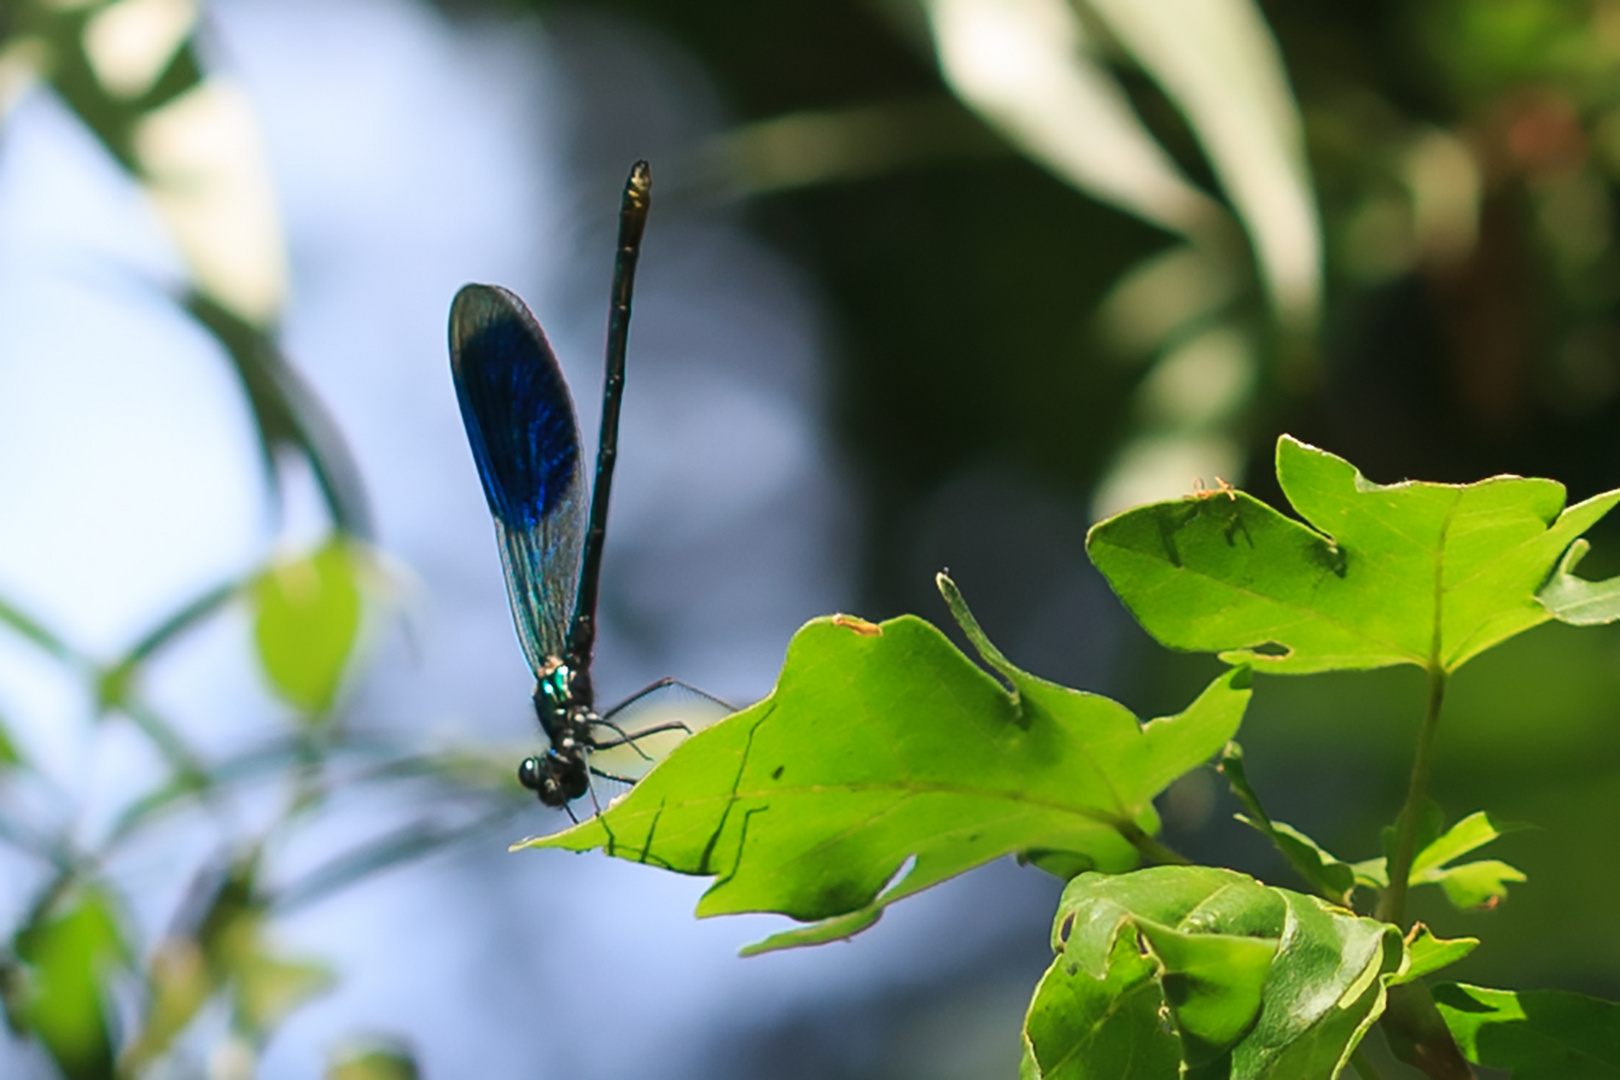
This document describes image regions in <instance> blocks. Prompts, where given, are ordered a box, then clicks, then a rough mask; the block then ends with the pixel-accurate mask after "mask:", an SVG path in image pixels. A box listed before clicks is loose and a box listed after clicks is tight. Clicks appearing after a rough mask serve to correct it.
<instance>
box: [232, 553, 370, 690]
mask: <svg viewBox="0 0 1620 1080" xmlns="http://www.w3.org/2000/svg"><path fill="white" fill-rule="evenodd" d="M362 573H363V563H362V556H361V555H360V553H359V551H358V549H356V548H355V547H354V546H353V545H352V544H350V543H349V542H348V541H346V540H344V539H342V538H341V537H340V538H337V539H334V540H332V541H330V542H329V543H327V544H326V545H324V546H323V547H321V548H319V549H317V550H316V551H315V552H314V553H313V554H311V555H309V556H307V557H305V558H301V559H294V560H290V561H287V562H281V563H278V564H276V565H275V566H272V567H271V568H270V569H269V570H267V571H266V572H265V573H264V574H263V575H262V576H261V577H260V578H259V580H258V581H257V582H255V583H254V585H253V602H254V620H253V637H254V641H255V642H256V643H257V644H258V649H259V659H260V661H261V662H262V663H263V664H264V670H265V673H266V674H267V675H268V676H269V677H270V683H271V685H272V686H273V687H274V688H275V690H276V693H278V694H280V695H281V697H282V698H284V699H285V700H286V701H287V702H288V703H289V704H292V705H294V706H296V707H298V708H299V709H301V710H303V711H304V712H306V713H309V714H311V715H317V716H318V715H320V714H322V713H324V712H326V710H328V709H329V708H331V705H332V701H333V699H334V698H335V697H336V696H337V691H338V687H339V686H340V685H341V682H342V679H343V670H344V667H345V665H346V663H347V662H348V659H349V654H350V652H351V651H352V650H353V648H354V643H355V640H356V638H357V637H358V635H359V632H360V584H359V581H360V577H361V574H362Z"/></svg>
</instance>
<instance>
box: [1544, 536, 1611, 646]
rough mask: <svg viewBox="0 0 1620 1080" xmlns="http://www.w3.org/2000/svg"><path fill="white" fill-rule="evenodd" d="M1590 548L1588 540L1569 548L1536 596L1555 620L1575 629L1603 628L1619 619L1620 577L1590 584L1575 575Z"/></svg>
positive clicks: (1579, 541) (1577, 542)
mask: <svg viewBox="0 0 1620 1080" xmlns="http://www.w3.org/2000/svg"><path fill="white" fill-rule="evenodd" d="M1591 546H1592V545H1590V544H1588V543H1587V542H1586V541H1585V540H1577V541H1575V542H1574V543H1573V544H1571V545H1569V550H1568V551H1566V552H1565V553H1564V558H1563V560H1562V561H1560V562H1559V564H1558V569H1557V570H1555V571H1553V575H1552V577H1550V578H1548V579H1547V584H1545V585H1543V586H1542V587H1541V591H1540V592H1538V593H1536V599H1537V600H1539V601H1541V606H1542V607H1544V608H1546V609H1547V610H1548V611H1549V612H1551V613H1552V616H1553V618H1555V619H1559V620H1562V621H1563V622H1567V623H1572V624H1574V625H1575V626H1601V625H1603V624H1604V623H1612V622H1614V621H1615V620H1616V619H1620V577H1612V578H1609V579H1608V580H1607V581H1587V580H1586V579H1585V578H1578V577H1576V576H1575V567H1576V565H1577V564H1578V563H1580V561H1581V559H1583V558H1585V557H1586V552H1587V551H1588V549H1590V548H1591Z"/></svg>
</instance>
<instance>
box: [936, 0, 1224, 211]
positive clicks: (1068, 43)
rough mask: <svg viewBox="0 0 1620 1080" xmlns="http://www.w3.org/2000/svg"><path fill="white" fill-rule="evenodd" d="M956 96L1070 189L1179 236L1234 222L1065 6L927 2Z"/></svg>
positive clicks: (1057, 1)
mask: <svg viewBox="0 0 1620 1080" xmlns="http://www.w3.org/2000/svg"><path fill="white" fill-rule="evenodd" d="M926 6H927V10H928V14H929V19H930V24H931V26H932V28H933V33H934V43H935V48H936V50H937V52H938V54H939V63H940V68H941V71H942V73H943V74H944V77H945V80H946V82H948V83H949V84H950V86H951V89H952V90H953V91H954V92H955V93H956V95H957V96H958V97H959V98H961V99H962V100H963V101H964V102H966V103H967V104H968V105H970V106H972V107H973V108H974V109H976V110H977V111H978V112H979V113H980V114H982V115H983V116H984V117H985V118H986V119H987V120H988V121H990V122H991V123H992V124H994V125H995V126H996V127H997V128H998V129H999V130H1001V132H1002V133H1003V134H1004V135H1006V136H1007V137H1008V138H1009V139H1011V140H1012V141H1013V142H1014V143H1016V144H1017V145H1018V146H1019V147H1020V148H1021V149H1023V150H1024V151H1025V152H1026V153H1028V154H1030V155H1031V156H1032V157H1034V158H1035V159H1036V160H1037V161H1040V162H1042V163H1043V164H1045V165H1046V166H1047V167H1048V168H1050V169H1052V171H1053V172H1055V173H1056V174H1057V175H1059V176H1061V177H1062V178H1064V179H1065V180H1068V181H1069V182H1070V183H1073V184H1075V185H1076V186H1078V187H1080V188H1083V189H1084V190H1086V191H1087V192H1090V193H1091V194H1093V195H1095V196H1096V197H1097V198H1099V199H1102V200H1104V201H1106V202H1110V203H1113V204H1114V205H1115V206H1118V207H1120V208H1122V209H1124V210H1126V211H1128V212H1130V213H1132V214H1135V215H1137V216H1138V217H1141V218H1143V219H1145V220H1147V221H1150V222H1153V223H1154V224H1156V225H1159V226H1162V227H1163V228H1166V229H1169V230H1171V231H1172V232H1179V233H1183V234H1195V233H1201V232H1203V231H1205V230H1207V229H1208V228H1209V227H1210V226H1211V225H1212V224H1213V223H1215V222H1217V221H1219V220H1220V219H1221V218H1222V217H1223V216H1224V215H1223V214H1222V213H1221V211H1220V209H1219V207H1217V206H1216V205H1215V203H1214V202H1213V201H1212V200H1211V199H1210V198H1209V197H1208V196H1206V195H1205V194H1204V193H1203V192H1201V191H1199V190H1198V189H1197V188H1196V187H1194V186H1193V185H1192V184H1191V183H1190V182H1189V181H1188V180H1187V179H1186V178H1185V177H1184V176H1183V175H1182V173H1181V171H1180V169H1179V168H1177V166H1176V164H1175V162H1174V161H1172V160H1171V158H1170V156H1169V155H1168V154H1167V153H1165V151H1164V149H1163V148H1162V147H1161V146H1160V145H1159V144H1158V142H1157V141H1156V140H1155V139H1154V138H1153V136H1152V135H1151V134H1150V133H1149V132H1148V130H1147V129H1146V128H1145V127H1144V126H1143V125H1142V122H1141V120H1140V119H1138V118H1137V116H1136V114H1135V112H1133V111H1132V109H1131V106H1130V103H1129V102H1128V101H1127V100H1126V98H1125V94H1124V92H1123V91H1122V90H1121V89H1120V87H1119V84H1118V83H1117V82H1116V81H1115V80H1114V77H1113V76H1112V75H1111V74H1110V73H1109V72H1108V71H1107V69H1106V68H1104V67H1103V66H1102V65H1100V64H1099V63H1097V62H1096V61H1095V60H1093V59H1092V58H1091V57H1090V56H1089V55H1087V53H1086V52H1085V50H1084V45H1085V40H1084V27H1083V26H1082V25H1081V22H1080V20H1079V18H1078V17H1077V16H1076V14H1075V12H1074V10H1073V9H1072V8H1071V7H1069V5H1068V4H1066V3H1064V0H926Z"/></svg>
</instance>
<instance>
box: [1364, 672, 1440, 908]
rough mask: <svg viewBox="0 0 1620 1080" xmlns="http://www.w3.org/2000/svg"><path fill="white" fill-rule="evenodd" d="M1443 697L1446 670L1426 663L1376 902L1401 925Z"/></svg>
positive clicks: (1431, 767) (1415, 854)
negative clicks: (1407, 773) (1385, 882)
mask: <svg viewBox="0 0 1620 1080" xmlns="http://www.w3.org/2000/svg"><path fill="white" fill-rule="evenodd" d="M1445 699H1446V669H1445V668H1444V667H1442V666H1441V665H1440V664H1439V662H1438V661H1432V662H1431V663H1430V665H1429V704H1428V708H1427V710H1425V712H1424V715H1423V729H1422V731H1420V732H1419V733H1418V745H1417V756H1416V758H1415V759H1414V760H1413V762H1412V780H1411V783H1410V784H1409V785H1408V786H1407V789H1406V805H1405V806H1403V807H1402V808H1401V819H1400V833H1399V836H1398V838H1397V841H1396V844H1395V860H1394V862H1393V863H1392V864H1391V865H1390V866H1389V867H1388V870H1389V888H1388V889H1386V890H1384V895H1383V897H1382V898H1381V899H1380V900H1379V901H1378V917H1379V918H1380V919H1382V920H1384V921H1385V922H1392V923H1395V924H1397V925H1402V926H1404V925H1405V923H1404V919H1405V917H1406V890H1407V884H1408V881H1407V879H1408V878H1410V877H1411V876H1412V860H1413V859H1415V858H1416V857H1417V830H1418V819H1419V818H1420V817H1421V816H1422V812H1423V799H1424V796H1425V795H1426V794H1427V793H1428V789H1429V774H1430V773H1431V772H1432V771H1433V769H1434V743H1435V735H1436V734H1437V733H1438V732H1439V730H1440V707H1441V705H1442V704H1444V703H1445Z"/></svg>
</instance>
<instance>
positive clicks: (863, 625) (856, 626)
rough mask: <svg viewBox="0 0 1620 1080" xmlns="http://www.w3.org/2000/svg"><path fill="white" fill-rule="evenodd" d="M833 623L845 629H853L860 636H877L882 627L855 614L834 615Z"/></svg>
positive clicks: (880, 632) (881, 631)
mask: <svg viewBox="0 0 1620 1080" xmlns="http://www.w3.org/2000/svg"><path fill="white" fill-rule="evenodd" d="M833 625H834V626H842V627H843V628H844V629H845V630H853V631H855V633H857V634H859V635H861V636H862V637H878V636H879V635H881V634H882V633H883V627H881V626H879V625H878V624H877V623H874V622H867V621H866V620H865V619H862V618H860V617H858V616H855V615H834V616H833Z"/></svg>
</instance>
